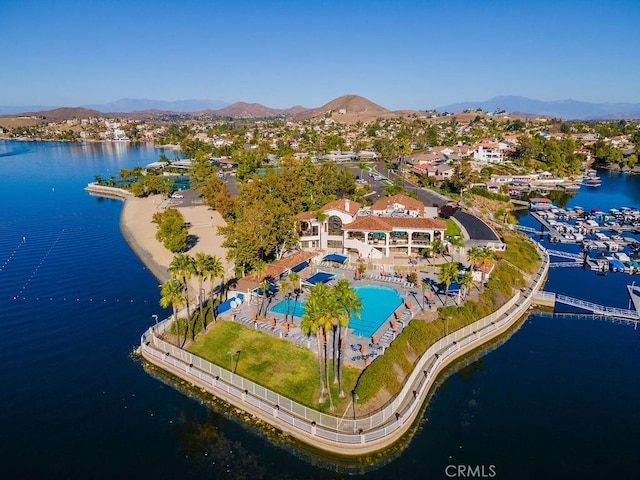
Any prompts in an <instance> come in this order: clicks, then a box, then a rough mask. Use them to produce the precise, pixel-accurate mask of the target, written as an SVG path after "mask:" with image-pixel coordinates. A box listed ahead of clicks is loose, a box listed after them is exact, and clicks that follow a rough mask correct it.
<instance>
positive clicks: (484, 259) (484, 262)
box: [480, 247, 496, 283]
mask: <svg viewBox="0 0 640 480" xmlns="http://www.w3.org/2000/svg"><path fill="white" fill-rule="evenodd" d="M495 259H496V254H495V253H494V251H493V250H491V249H490V248H489V247H482V249H481V255H480V266H481V267H482V283H484V282H485V278H486V275H487V270H488V267H489V266H490V265H492V264H493V262H494V261H495Z"/></svg>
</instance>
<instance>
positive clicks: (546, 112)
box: [435, 96, 640, 120]
mask: <svg viewBox="0 0 640 480" xmlns="http://www.w3.org/2000/svg"><path fill="white" fill-rule="evenodd" d="M477 108H481V109H482V110H483V111H485V112H494V111H496V110H505V111H507V112H509V113H521V114H529V115H540V116H545V117H557V118H563V119H565V120H609V119H618V118H640V103H589V102H581V101H578V100H558V101H553V102H545V101H542V100H534V99H531V98H527V97H518V96H505V97H494V98H492V99H491V100H485V101H476V102H460V103H453V104H451V105H444V106H442V107H437V108H436V109H435V110H436V111H438V112H451V113H455V112H462V111H464V110H469V109H471V110H475V109H477Z"/></svg>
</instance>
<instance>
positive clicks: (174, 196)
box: [171, 193, 184, 198]
mask: <svg viewBox="0 0 640 480" xmlns="http://www.w3.org/2000/svg"><path fill="white" fill-rule="evenodd" d="M171 198H184V195H181V194H180V193H174V194H173V195H171Z"/></svg>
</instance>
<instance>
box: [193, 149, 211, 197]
mask: <svg viewBox="0 0 640 480" xmlns="http://www.w3.org/2000/svg"><path fill="white" fill-rule="evenodd" d="M209 177H216V175H215V169H214V168H213V165H212V164H211V161H209V155H207V154H206V153H205V152H204V151H202V150H198V151H197V152H196V154H195V158H194V159H193V161H192V162H191V167H190V168H189V183H190V185H191V188H193V189H194V190H197V191H199V192H200V190H201V189H202V187H203V186H204V185H205V184H206V182H207V180H208V179H209ZM216 178H217V177H216Z"/></svg>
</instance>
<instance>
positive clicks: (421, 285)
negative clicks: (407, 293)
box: [420, 280, 429, 310]
mask: <svg viewBox="0 0 640 480" xmlns="http://www.w3.org/2000/svg"><path fill="white" fill-rule="evenodd" d="M427 288H429V283H427V281H426V280H423V281H422V282H420V289H421V290H422V310H424V307H425V303H426V300H425V298H426V295H425V292H426V291H427Z"/></svg>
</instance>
